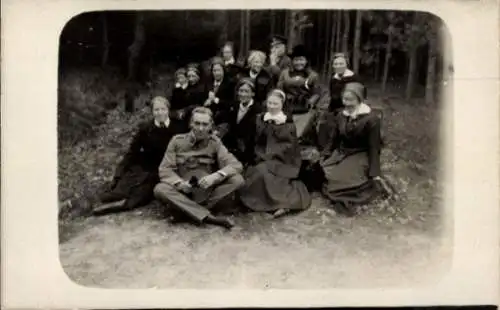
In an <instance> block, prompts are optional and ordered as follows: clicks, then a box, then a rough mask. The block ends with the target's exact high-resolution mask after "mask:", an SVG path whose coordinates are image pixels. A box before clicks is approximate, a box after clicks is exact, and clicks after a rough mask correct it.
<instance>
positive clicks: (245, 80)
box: [236, 77, 255, 91]
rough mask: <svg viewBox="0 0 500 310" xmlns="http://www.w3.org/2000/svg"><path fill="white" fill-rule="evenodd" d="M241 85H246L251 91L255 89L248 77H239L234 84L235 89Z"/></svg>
mask: <svg viewBox="0 0 500 310" xmlns="http://www.w3.org/2000/svg"><path fill="white" fill-rule="evenodd" d="M243 85H248V86H249V87H250V88H251V89H252V91H255V83H254V81H253V80H252V79H251V78H249V77H244V78H241V79H240V80H239V81H238V84H236V90H238V89H240V87H241V86H243Z"/></svg>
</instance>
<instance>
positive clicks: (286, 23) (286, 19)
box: [283, 10, 291, 49]
mask: <svg viewBox="0 0 500 310" xmlns="http://www.w3.org/2000/svg"><path fill="white" fill-rule="evenodd" d="M290 12H291V10H285V14H284V15H285V16H284V19H283V20H284V23H283V25H284V28H283V29H284V30H283V34H284V35H285V37H288V32H289V31H290V30H289V20H290ZM287 49H288V47H287Z"/></svg>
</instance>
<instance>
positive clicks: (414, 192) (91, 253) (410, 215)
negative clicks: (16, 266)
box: [59, 76, 450, 289]
mask: <svg viewBox="0 0 500 310" xmlns="http://www.w3.org/2000/svg"><path fill="white" fill-rule="evenodd" d="M167 79H168V76H167ZM157 80H159V79H157ZM63 82H64V81H63ZM161 85H165V80H163V82H162V83H159V84H153V86H152V87H153V88H154V92H158V91H160V92H161V91H164V90H161V89H160V88H161ZM149 92H150V91H145V92H144V94H143V95H142V96H141V97H140V98H139V99H138V104H141V103H142V102H143V101H145V100H146V98H147V97H148V96H149ZM370 95H371V99H370V103H371V104H372V105H376V106H379V107H381V108H382V109H383V110H384V135H385V140H386V148H385V149H384V151H383V154H382V163H383V165H382V169H383V172H384V174H385V175H386V176H387V178H388V179H390V180H392V182H393V183H394V184H395V187H396V188H397V190H398V191H399V194H400V199H399V200H398V201H393V202H389V201H385V202H379V203H377V204H373V205H368V206H364V208H363V209H362V211H361V212H360V214H358V215H357V216H356V217H354V218H345V217H342V216H339V215H337V214H335V212H334V211H332V210H331V209H330V208H328V204H327V203H326V202H325V201H324V200H323V199H322V198H321V197H320V196H316V197H315V198H314V200H313V205H312V206H311V208H310V209H309V210H307V211H305V212H303V213H301V214H299V215H295V216H290V217H285V218H282V219H278V220H271V219H269V218H267V217H266V216H264V215H259V214H246V215H236V216H234V219H235V222H236V223H237V227H236V228H235V229H233V230H232V231H230V232H227V231H224V230H222V229H220V228H218V227H202V228H198V227H194V226H191V225H189V224H172V223H171V222H170V220H169V217H168V214H167V212H165V210H164V209H163V208H162V206H161V205H159V204H158V203H153V204H151V205H150V206H146V207H144V208H141V209H139V210H136V211H133V212H129V213H124V214H115V215H109V216H105V217H99V218H95V217H77V218H74V217H67V219H62V220H61V221H60V238H61V242H60V254H61V263H62V265H63V267H64V270H65V271H66V272H67V274H68V275H69V276H70V277H71V278H72V279H73V280H74V281H76V282H77V283H79V284H82V285H87V286H99V287H112V288H117V287H128V288H145V287H158V288H174V287H175V288H207V287H209V288H310V289H314V288H332V287H373V286H395V285H398V286H401V285H403V286H415V285H419V284H425V283H428V282H429V281H437V280H439V276H440V274H442V273H443V272H445V271H446V267H447V264H448V260H447V258H449V251H450V247H449V237H446V238H444V237H443V235H442V230H443V227H442V224H441V220H442V217H441V215H442V214H441V209H440V202H441V200H442V195H441V192H442V191H441V188H440V186H441V183H440V182H439V180H438V175H439V172H440V166H439V164H438V157H439V156H438V155H439V150H438V130H439V126H440V120H439V109H438V107H436V106H426V105H424V104H423V103H420V102H418V101H414V102H405V101H404V100H401V99H400V98H399V97H398V96H396V95H394V96H392V97H389V98H385V97H384V98H383V97H382V96H380V95H379V94H377V93H376V90H373V91H371V92H370ZM122 109H123V107H120V108H118V109H115V110H112V111H111V112H110V113H109V114H108V115H107V119H105V121H104V123H103V124H101V125H100V126H97V127H96V128H95V130H94V132H95V135H94V136H93V137H92V138H90V139H87V140H84V141H81V142H79V143H77V144H69V145H66V146H63V145H61V147H60V149H59V166H60V169H59V181H60V186H59V188H60V191H59V196H60V198H61V199H65V198H68V197H71V196H74V195H80V196H85V197H87V198H88V199H87V200H88V201H89V202H88V203H87V204H90V203H91V201H92V200H93V197H95V194H94V193H95V191H96V190H97V189H98V188H99V187H101V186H102V185H103V184H104V183H105V182H106V181H108V180H110V179H111V177H112V173H113V169H114V166H115V164H116V162H117V161H118V160H119V158H120V156H121V154H123V152H124V150H125V149H126V148H127V146H128V143H129V140H130V137H131V134H132V131H133V129H134V127H135V125H136V124H137V123H138V122H139V121H140V120H141V119H143V118H144V117H146V116H147V110H146V109H142V110H141V111H138V112H137V113H135V114H134V115H132V116H129V115H126V114H125V113H123V112H121V110H122ZM80 207H82V206H80Z"/></svg>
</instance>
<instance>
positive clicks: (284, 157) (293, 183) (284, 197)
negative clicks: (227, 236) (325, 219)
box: [239, 90, 311, 217]
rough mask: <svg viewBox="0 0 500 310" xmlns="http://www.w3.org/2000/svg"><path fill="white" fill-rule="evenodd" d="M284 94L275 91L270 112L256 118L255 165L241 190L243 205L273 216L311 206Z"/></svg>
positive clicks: (295, 136)
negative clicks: (302, 176)
mask: <svg viewBox="0 0 500 310" xmlns="http://www.w3.org/2000/svg"><path fill="white" fill-rule="evenodd" d="M284 102H285V94H284V93H283V92H282V91H281V90H273V91H271V93H270V94H269V96H268V98H267V100H266V105H267V112H265V113H261V114H259V115H258V116H257V119H256V134H255V163H256V165H255V166H252V167H249V168H248V169H247V171H246V174H245V180H246V181H245V184H244V185H243V187H241V189H240V191H239V194H240V195H239V196H240V200H241V202H242V204H243V205H244V206H245V207H247V208H249V209H250V210H253V211H258V212H271V213H273V216H274V217H277V216H280V215H283V214H285V213H287V212H288V211H291V210H297V211H298V210H304V209H307V208H309V206H310V205H311V197H310V195H309V192H308V191H307V188H306V186H305V185H304V183H302V181H300V180H298V176H299V169H300V165H301V157H300V148H299V144H298V138H297V133H296V129H295V124H294V123H293V121H292V119H291V118H290V117H289V116H287V115H286V114H285V113H283V104H284Z"/></svg>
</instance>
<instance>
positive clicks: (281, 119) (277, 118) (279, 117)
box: [264, 111, 287, 125]
mask: <svg viewBox="0 0 500 310" xmlns="http://www.w3.org/2000/svg"><path fill="white" fill-rule="evenodd" d="M286 118H287V117H286V114H285V113H283V111H280V112H279V113H278V114H275V115H272V114H271V113H269V112H266V113H265V114H264V122H267V121H274V122H276V124H278V125H281V124H284V123H285V122H286Z"/></svg>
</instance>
